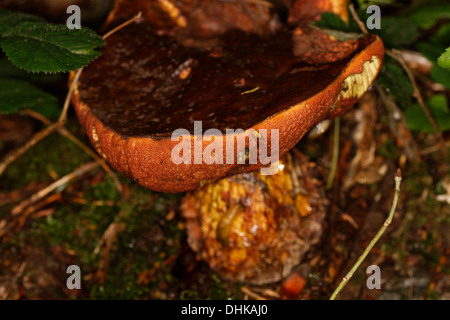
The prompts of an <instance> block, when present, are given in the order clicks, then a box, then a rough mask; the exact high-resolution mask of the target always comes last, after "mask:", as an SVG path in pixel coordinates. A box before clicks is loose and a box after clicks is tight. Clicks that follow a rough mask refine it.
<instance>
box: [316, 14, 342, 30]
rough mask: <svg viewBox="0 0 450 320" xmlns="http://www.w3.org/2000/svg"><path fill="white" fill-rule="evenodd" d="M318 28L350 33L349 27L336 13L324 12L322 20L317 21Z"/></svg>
mask: <svg viewBox="0 0 450 320" xmlns="http://www.w3.org/2000/svg"><path fill="white" fill-rule="evenodd" d="M316 25H317V26H318V27H322V28H326V29H333V30H339V31H350V30H349V26H348V25H347V24H346V23H345V22H344V21H343V20H342V19H341V17H340V16H338V15H337V14H335V13H332V12H324V13H322V15H321V16H320V20H319V21H317V23H316Z"/></svg>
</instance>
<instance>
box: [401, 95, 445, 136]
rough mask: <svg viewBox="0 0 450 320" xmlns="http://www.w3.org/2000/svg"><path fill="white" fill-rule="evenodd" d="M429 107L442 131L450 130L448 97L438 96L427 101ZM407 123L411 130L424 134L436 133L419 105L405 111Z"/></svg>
mask: <svg viewBox="0 0 450 320" xmlns="http://www.w3.org/2000/svg"><path fill="white" fill-rule="evenodd" d="M427 106H428V108H429V109H430V112H431V114H432V116H433V118H434V119H435V120H436V123H437V125H438V127H439V129H440V130H441V131H447V130H450V111H449V108H448V101H447V97H446V96H445V95H442V94H437V95H435V96H433V97H431V98H430V99H429V100H428V101H427ZM405 118H406V122H407V123H408V127H409V128H410V129H411V130H417V131H422V132H434V129H433V126H432V125H431V123H430V122H429V121H428V118H427V117H426V115H425V113H424V112H423V110H422V108H421V107H420V105H419V104H418V103H416V104H414V105H412V106H411V107H409V108H408V109H406V111H405Z"/></svg>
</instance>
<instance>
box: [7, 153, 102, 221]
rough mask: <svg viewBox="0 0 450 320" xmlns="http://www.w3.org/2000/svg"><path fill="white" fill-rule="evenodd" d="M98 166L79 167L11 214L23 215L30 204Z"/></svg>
mask: <svg viewBox="0 0 450 320" xmlns="http://www.w3.org/2000/svg"><path fill="white" fill-rule="evenodd" d="M98 165H99V164H98V163H97V162H90V163H87V164H83V165H82V166H80V167H78V168H77V169H75V170H74V171H72V172H71V173H69V174H67V175H65V176H64V177H62V178H61V179H58V180H56V181H55V182H53V183H52V184H50V185H49V186H47V187H45V188H44V189H42V190H40V191H38V192H36V193H35V194H33V195H32V196H31V197H29V198H28V199H26V200H24V201H22V202H21V203H19V204H18V205H17V206H15V207H14V208H13V209H12V210H11V214H12V215H17V214H19V213H21V212H22V211H23V209H25V208H26V207H27V206H29V205H30V204H32V203H34V202H36V201H39V200H40V199H42V198H43V197H45V196H46V195H48V194H49V193H50V192H52V191H54V190H55V189H57V188H58V187H60V186H62V185H64V184H66V183H68V182H69V181H70V180H72V179H75V178H77V177H79V176H82V175H83V174H85V173H86V172H88V171H91V170H92V169H94V168H96V167H98Z"/></svg>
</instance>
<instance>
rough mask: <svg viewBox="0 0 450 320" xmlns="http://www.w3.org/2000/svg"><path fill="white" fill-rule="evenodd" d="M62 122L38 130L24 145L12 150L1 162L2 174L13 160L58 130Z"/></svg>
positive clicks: (0, 170)
mask: <svg viewBox="0 0 450 320" xmlns="http://www.w3.org/2000/svg"><path fill="white" fill-rule="evenodd" d="M61 125H62V124H61V123H60V122H56V123H53V124H51V125H49V126H48V127H46V128H45V129H43V130H41V131H38V132H36V133H35V134H34V135H33V136H32V137H31V138H30V139H29V140H28V141H27V143H25V144H24V145H23V146H22V147H20V148H19V149H16V150H14V151H13V152H11V153H10V154H9V155H8V156H6V158H5V159H4V160H3V161H2V162H1V163H0V175H2V173H3V172H4V171H5V170H6V168H7V167H8V165H10V164H11V162H13V161H15V160H16V159H17V158H19V157H21V156H22V155H24V154H25V152H27V151H28V149H30V148H31V147H32V146H34V145H35V144H36V143H38V142H39V141H41V140H42V139H44V138H45V137H46V136H48V135H49V134H51V133H52V132H53V131H55V130H57V129H58V128H59V127H60V126H61Z"/></svg>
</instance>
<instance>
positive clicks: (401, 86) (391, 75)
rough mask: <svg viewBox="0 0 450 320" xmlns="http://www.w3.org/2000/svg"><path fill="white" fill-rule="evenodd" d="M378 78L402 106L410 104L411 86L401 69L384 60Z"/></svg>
mask: <svg viewBox="0 0 450 320" xmlns="http://www.w3.org/2000/svg"><path fill="white" fill-rule="evenodd" d="M378 79H379V81H380V82H381V84H382V85H383V86H384V87H385V88H386V89H387V90H388V91H389V92H390V93H391V94H392V95H393V96H394V98H395V100H396V101H397V102H398V103H399V104H400V105H401V106H402V107H403V108H406V107H409V106H410V105H411V102H412V98H411V96H412V93H413V86H412V84H411V82H410V81H409V79H408V77H407V76H406V74H405V73H404V72H403V69H401V68H400V67H398V66H397V65H395V64H393V63H391V62H386V63H385V64H384V66H383V68H382V69H381V73H380V75H379V77H378Z"/></svg>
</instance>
